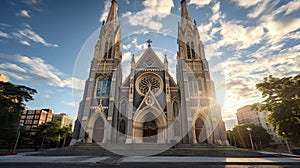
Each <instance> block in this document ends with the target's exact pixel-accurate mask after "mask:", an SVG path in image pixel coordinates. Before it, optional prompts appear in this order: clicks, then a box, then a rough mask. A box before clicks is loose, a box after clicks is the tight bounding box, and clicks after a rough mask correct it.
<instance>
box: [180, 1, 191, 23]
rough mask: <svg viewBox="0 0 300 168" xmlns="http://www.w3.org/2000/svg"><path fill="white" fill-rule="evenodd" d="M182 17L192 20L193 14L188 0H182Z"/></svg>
mask: <svg viewBox="0 0 300 168" xmlns="http://www.w3.org/2000/svg"><path fill="white" fill-rule="evenodd" d="M181 19H185V20H188V21H190V22H192V19H191V16H190V14H189V11H188V9H187V6H186V0H181Z"/></svg>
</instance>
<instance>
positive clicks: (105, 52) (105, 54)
mask: <svg viewBox="0 0 300 168" xmlns="http://www.w3.org/2000/svg"><path fill="white" fill-rule="evenodd" d="M107 50H108V42H106V43H105V48H104V58H107Z"/></svg>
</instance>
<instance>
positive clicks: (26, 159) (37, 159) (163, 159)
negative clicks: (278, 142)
mask: <svg viewBox="0 0 300 168" xmlns="http://www.w3.org/2000/svg"><path fill="white" fill-rule="evenodd" d="M1 163H91V164H103V163H105V164H110V163H114V164H136V163H203V164H219V165H222V164H237V165H244V164H247V165H300V158H297V157H266V158H226V157H168V156H150V157H121V158H112V157H92V156H26V155H15V156H0V164H1Z"/></svg>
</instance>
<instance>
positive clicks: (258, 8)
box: [247, 0, 270, 18]
mask: <svg viewBox="0 0 300 168" xmlns="http://www.w3.org/2000/svg"><path fill="white" fill-rule="evenodd" d="M269 2H270V0H264V1H262V3H260V4H259V5H257V6H256V7H255V8H254V9H253V10H252V11H251V12H250V13H248V15H247V16H248V17H249V18H256V17H258V16H259V15H260V14H262V13H263V12H264V11H266V10H267V5H268V3H269Z"/></svg>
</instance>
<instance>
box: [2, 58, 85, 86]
mask: <svg viewBox="0 0 300 168" xmlns="http://www.w3.org/2000/svg"><path fill="white" fill-rule="evenodd" d="M0 58H2V59H8V61H9V62H5V63H2V64H1V65H0V71H2V72H3V71H6V74H8V75H9V76H10V77H12V78H15V79H17V80H25V81H43V82H46V83H47V84H48V85H50V86H57V87H69V88H73V89H78V90H83V89H84V81H83V80H81V79H78V78H72V77H70V76H69V75H67V74H64V73H62V72H60V71H58V70H57V69H56V68H54V67H53V66H52V65H50V64H47V63H46V62H45V61H44V60H43V59H41V58H39V57H27V56H22V55H4V54H1V55H0ZM11 62H14V63H11Z"/></svg>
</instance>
